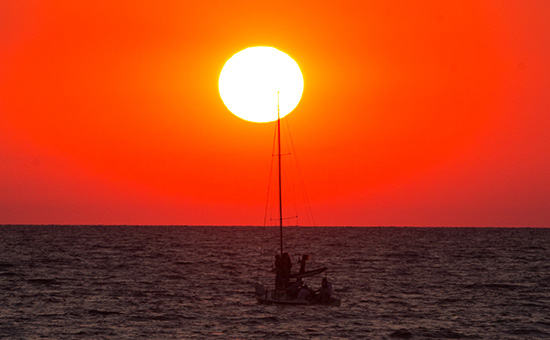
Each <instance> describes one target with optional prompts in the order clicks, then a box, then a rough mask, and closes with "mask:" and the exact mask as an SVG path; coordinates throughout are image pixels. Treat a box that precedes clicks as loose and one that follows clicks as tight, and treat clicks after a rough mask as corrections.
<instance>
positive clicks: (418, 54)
mask: <svg viewBox="0 0 550 340" xmlns="http://www.w3.org/2000/svg"><path fill="white" fill-rule="evenodd" d="M548 18H550V2H548V1H544V0H542V1H431V2H422V3H421V4H420V5H419V4H418V3H416V2H411V1H376V2H367V1H357V2H351V1H341V2H332V1H331V2H328V1H326V2H323V1H311V2H307V1H301V2H298V3H296V2H295V1H277V2H265V1H264V2H261V1H163V2H160V4H159V3H156V2H152V1H135V0H134V1H116V2H113V1H92V2H81V1H46V0H44V1H38V0H37V1H18V0H4V1H2V2H0V224H2V223H4V224H7V223H39V224H50V223H62V224H96V223H98V224H200V225H210V224H214V225H226V224H229V225H243V224H246V225H250V224H252V225H261V224H262V223H263V216H264V207H265V198H266V190H267V182H268V175H269V164H270V162H271V143H272V137H273V129H274V126H273V124H255V123H250V122H246V121H243V120H241V119H239V118H237V117H235V116H233V115H232V114H231V113H230V112H229V111H227V109H226V108H225V106H224V105H223V102H222V101H221V99H220V97H219V94H218V88H217V81H218V76H219V73H220V71H221V69H222V67H223V65H224V63H225V61H226V60H227V59H228V58H229V57H231V56H232V55H233V54H234V53H236V52H238V51H240V50H242V49H244V48H246V47H250V46H258V45H264V46H273V47H276V48H278V49H280V50H282V51H284V52H286V53H288V54H289V55H290V56H292V57H293V58H294V59H295V60H296V61H297V62H298V64H299V65H300V67H301V69H302V72H303V74H304V81H305V88H304V95H303V98H302V101H301V102H300V104H299V105H298V107H297V109H296V110H295V111H294V112H293V113H291V114H290V115H289V116H288V118H285V119H288V124H289V125H290V128H291V131H292V137H293V139H294V144H295V146H296V149H297V152H298V154H299V161H300V167H301V171H302V174H303V176H304V177H305V185H306V187H307V191H308V196H309V199H310V203H311V207H312V210H313V214H314V217H315V221H316V222H317V224H319V225H358V226H359V225H368V226H371V225H373V226H374V225H412V226H550V209H549V208H548V207H549V206H550V135H549V133H548V131H549V129H550V118H549V117H550V93H549V91H550V67H549V66H548V65H549V61H550V25H548Z"/></svg>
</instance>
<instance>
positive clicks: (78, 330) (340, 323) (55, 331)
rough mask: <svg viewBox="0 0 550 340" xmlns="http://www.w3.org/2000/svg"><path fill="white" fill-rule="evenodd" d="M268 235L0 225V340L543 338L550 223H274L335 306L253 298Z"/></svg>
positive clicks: (548, 312)
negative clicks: (320, 270)
mask: <svg viewBox="0 0 550 340" xmlns="http://www.w3.org/2000/svg"><path fill="white" fill-rule="evenodd" d="M278 233H279V231H278V230H277V228H262V227H178V226H167V227H164V226H0V235H1V236H0V338H8V339H37V338H49V339H74V338H89V339H99V338H103V339H205V338H211V339H349V338H366V339H548V338H550V229H520V228H518V229H493V228H490V229H486V228H483V229H476V228H342V227H332V228H285V229H284V234H285V238H284V240H285V244H284V247H285V251H289V252H290V254H291V257H292V259H293V261H294V269H296V267H297V264H296V259H297V257H298V256H299V255H300V254H302V253H308V254H310V255H311V259H310V261H309V262H308V264H307V265H308V268H309V269H314V268H316V267H323V266H327V267H329V270H328V271H327V273H326V277H327V278H328V279H329V281H331V282H332V284H333V286H334V291H335V293H336V294H338V296H339V297H340V299H341V300H342V304H341V306H340V307H333V306H321V305H315V306H276V305H261V304H258V303H257V302H256V300H255V299H254V295H253V291H254V289H253V284H254V283H255V282H256V281H257V280H262V281H263V282H264V283H266V284H272V283H273V281H274V280H273V274H272V273H271V272H270V269H271V266H272V264H273V256H274V255H275V253H277V251H279V248H280V244H279V238H278V235H279V234H278ZM322 277H325V275H324V274H323V275H321V276H319V277H313V278H309V279H308V281H307V283H308V284H310V285H311V286H313V288H317V287H318V286H319V284H320V280H321V278H322Z"/></svg>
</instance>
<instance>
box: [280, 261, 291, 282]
mask: <svg viewBox="0 0 550 340" xmlns="http://www.w3.org/2000/svg"><path fill="white" fill-rule="evenodd" d="M281 262H282V269H283V273H282V275H283V279H284V288H286V287H288V283H289V282H288V281H289V276H290V273H291V271H292V260H291V259H290V255H289V254H288V253H287V252H284V253H283V256H282V257H281Z"/></svg>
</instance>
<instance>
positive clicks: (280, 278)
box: [273, 254, 285, 289]
mask: <svg viewBox="0 0 550 340" xmlns="http://www.w3.org/2000/svg"><path fill="white" fill-rule="evenodd" d="M273 271H274V272H275V289H284V288H285V278H284V273H285V271H284V264H283V261H282V259H281V255H279V254H277V255H275V264H274V266H273Z"/></svg>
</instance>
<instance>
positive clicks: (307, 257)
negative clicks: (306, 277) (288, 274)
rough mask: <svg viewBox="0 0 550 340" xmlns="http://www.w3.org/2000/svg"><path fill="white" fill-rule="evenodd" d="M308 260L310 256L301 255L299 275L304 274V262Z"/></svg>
mask: <svg viewBox="0 0 550 340" xmlns="http://www.w3.org/2000/svg"><path fill="white" fill-rule="evenodd" d="M309 259H310V256H309V255H307V254H303V255H302V258H301V259H300V272H299V273H300V274H303V273H305V272H306V261H307V260H309Z"/></svg>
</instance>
